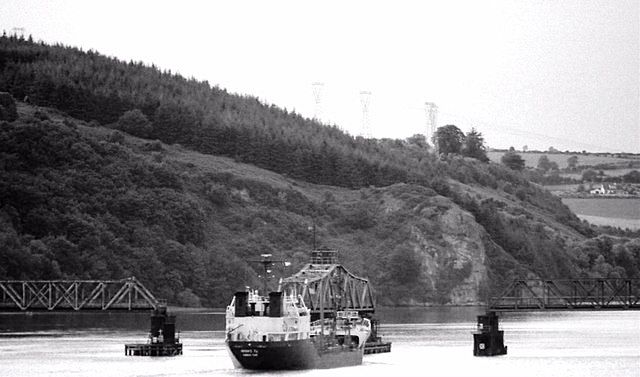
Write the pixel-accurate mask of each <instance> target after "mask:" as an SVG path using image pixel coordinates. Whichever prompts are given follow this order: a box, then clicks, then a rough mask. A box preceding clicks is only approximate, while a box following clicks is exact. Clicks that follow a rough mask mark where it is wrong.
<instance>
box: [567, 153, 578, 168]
mask: <svg viewBox="0 0 640 377" xmlns="http://www.w3.org/2000/svg"><path fill="white" fill-rule="evenodd" d="M567 166H568V167H569V170H572V171H574V170H576V168H577V167H578V156H571V157H569V158H567Z"/></svg>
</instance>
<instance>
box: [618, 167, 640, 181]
mask: <svg viewBox="0 0 640 377" xmlns="http://www.w3.org/2000/svg"><path fill="white" fill-rule="evenodd" d="M622 178H623V179H624V181H625V182H627V183H640V172H639V171H637V170H631V171H630V172H628V173H627V174H625V175H623V176H622Z"/></svg>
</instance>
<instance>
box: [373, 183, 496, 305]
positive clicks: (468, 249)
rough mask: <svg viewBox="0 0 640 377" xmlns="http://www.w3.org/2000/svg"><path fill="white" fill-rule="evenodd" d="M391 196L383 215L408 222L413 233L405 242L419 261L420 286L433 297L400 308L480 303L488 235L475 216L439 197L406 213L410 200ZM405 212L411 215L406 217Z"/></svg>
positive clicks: (426, 199)
mask: <svg viewBox="0 0 640 377" xmlns="http://www.w3.org/2000/svg"><path fill="white" fill-rule="evenodd" d="M396 189H399V190H400V191H402V189H400V188H396ZM392 191H394V190H392ZM390 196H391V198H386V200H385V205H384V211H383V212H384V213H385V215H387V216H388V215H391V214H392V213H394V212H399V213H400V214H401V216H403V217H404V218H405V220H406V226H407V227H408V228H409V237H408V239H406V241H405V242H406V243H407V244H408V245H409V246H410V248H411V249H412V250H413V251H414V252H415V253H416V255H418V256H419V261H420V269H421V272H422V274H421V277H422V279H421V281H420V284H423V285H425V288H426V291H427V292H431V294H430V295H427V296H425V297H412V298H409V299H405V300H403V301H402V302H399V304H405V305H424V304H432V303H445V304H454V305H466V304H477V303H479V302H480V301H482V300H483V298H482V297H480V292H481V290H482V286H483V285H485V284H486V280H487V268H486V265H485V262H486V253H485V247H484V244H485V242H483V239H486V238H487V234H486V231H485V230H484V229H483V228H482V227H481V226H480V225H479V224H478V223H477V222H476V221H475V218H474V216H473V215H472V214H470V213H469V212H467V211H464V210H463V209H461V208H460V207H458V206H457V205H456V204H455V203H453V202H452V201H451V200H450V199H448V198H445V197H443V196H439V195H428V196H423V197H422V200H420V203H419V204H418V205H417V206H413V208H407V206H410V205H411V204H412V203H411V200H407V201H403V200H402V199H399V198H397V197H393V194H391V195H390ZM400 197H402V195H401V196H400ZM405 200H406V198H405ZM407 209H408V210H409V211H410V212H411V215H407V214H406V213H402V212H403V210H404V211H406V210H407Z"/></svg>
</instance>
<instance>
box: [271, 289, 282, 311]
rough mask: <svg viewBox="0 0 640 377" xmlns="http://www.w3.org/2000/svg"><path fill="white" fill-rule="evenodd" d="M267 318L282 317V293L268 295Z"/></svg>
mask: <svg viewBox="0 0 640 377" xmlns="http://www.w3.org/2000/svg"><path fill="white" fill-rule="evenodd" d="M269 317H282V292H270V293H269Z"/></svg>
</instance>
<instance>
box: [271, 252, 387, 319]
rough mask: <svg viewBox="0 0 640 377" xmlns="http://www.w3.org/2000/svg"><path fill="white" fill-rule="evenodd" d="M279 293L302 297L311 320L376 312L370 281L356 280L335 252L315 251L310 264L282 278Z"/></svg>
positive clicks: (359, 278)
mask: <svg viewBox="0 0 640 377" xmlns="http://www.w3.org/2000/svg"><path fill="white" fill-rule="evenodd" d="M278 290H279V291H282V292H286V293H287V294H291V293H293V294H294V295H296V296H298V295H300V296H302V299H303V300H304V302H305V304H306V305H307V307H308V308H309V309H311V315H312V317H313V318H318V317H319V316H320V311H321V309H320V308H323V312H324V313H323V315H324V316H332V313H334V312H335V311H338V310H345V309H347V310H357V311H358V312H359V313H360V314H361V315H362V314H365V313H368V314H372V313H374V312H375V304H374V300H373V292H372V291H371V286H370V285H369V280H367V279H364V278H361V277H358V276H356V275H354V274H352V273H351V272H349V271H347V269H346V268H344V266H342V265H340V264H338V261H337V251H336V250H331V249H319V250H314V251H313V252H312V256H311V263H309V264H307V265H306V266H304V267H303V268H302V269H301V270H300V271H298V272H297V273H296V274H294V275H293V276H290V277H287V278H285V279H282V281H281V283H280V286H279V287H278Z"/></svg>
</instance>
